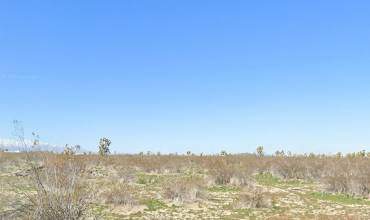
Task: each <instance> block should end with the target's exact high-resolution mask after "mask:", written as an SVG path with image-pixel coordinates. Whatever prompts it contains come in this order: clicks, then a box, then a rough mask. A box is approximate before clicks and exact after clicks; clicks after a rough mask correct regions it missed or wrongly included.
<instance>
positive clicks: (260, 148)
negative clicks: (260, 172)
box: [256, 146, 264, 157]
mask: <svg viewBox="0 0 370 220" xmlns="http://www.w3.org/2000/svg"><path fill="white" fill-rule="evenodd" d="M256 152H257V156H259V157H263V155H264V152H263V146H258V147H257V149H256Z"/></svg>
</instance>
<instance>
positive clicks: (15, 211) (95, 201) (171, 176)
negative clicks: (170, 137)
mask: <svg viewBox="0 0 370 220" xmlns="http://www.w3.org/2000/svg"><path fill="white" fill-rule="evenodd" d="M369 186H370V158H367V157H366V156H358V155H357V156H356V155H352V156H348V157H339V156H331V157H329V156H314V155H311V156H284V155H283V156H282V155H280V156H256V155H243V156H240V155H239V156H238V155H224V156H195V155H182V156H177V155H172V156H169V155H162V156H161V155H110V156H104V157H101V156H97V155H56V154H47V153H32V154H22V153H19V154H15V153H14V154H12V153H1V156H0V187H1V188H0V213H1V216H0V217H1V219H52V218H54V219H57V218H60V219H63V218H66V219H370V200H369V199H368V197H369Z"/></svg>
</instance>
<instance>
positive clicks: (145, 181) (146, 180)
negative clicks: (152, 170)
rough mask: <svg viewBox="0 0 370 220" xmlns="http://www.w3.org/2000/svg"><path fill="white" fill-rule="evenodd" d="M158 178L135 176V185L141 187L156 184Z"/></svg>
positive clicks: (155, 176)
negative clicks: (140, 185) (141, 185)
mask: <svg viewBox="0 0 370 220" xmlns="http://www.w3.org/2000/svg"><path fill="white" fill-rule="evenodd" d="M159 179H160V177H159V176H158V175H155V174H143V173H140V174H138V176H137V183H138V184H143V185H149V184H156V183H158V182H159Z"/></svg>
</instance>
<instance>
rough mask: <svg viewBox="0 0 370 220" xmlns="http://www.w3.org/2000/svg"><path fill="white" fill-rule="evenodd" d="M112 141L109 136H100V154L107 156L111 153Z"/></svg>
mask: <svg viewBox="0 0 370 220" xmlns="http://www.w3.org/2000/svg"><path fill="white" fill-rule="evenodd" d="M111 143H112V142H111V141H110V140H109V139H108V138H100V141H99V155H101V156H105V155H108V154H109V153H110V151H109V145H110V144H111Z"/></svg>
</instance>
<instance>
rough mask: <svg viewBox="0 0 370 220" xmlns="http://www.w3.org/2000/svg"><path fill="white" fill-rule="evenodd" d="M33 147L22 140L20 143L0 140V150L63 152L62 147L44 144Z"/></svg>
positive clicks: (4, 139)
mask: <svg viewBox="0 0 370 220" xmlns="http://www.w3.org/2000/svg"><path fill="white" fill-rule="evenodd" d="M32 146H33V141H32V140H24V143H22V142H21V141H19V140H16V139H7V138H0V150H7V151H52V152H57V153H60V152H63V149H64V147H61V146H57V145H52V144H49V143H45V142H39V143H38V145H37V146H36V147H32Z"/></svg>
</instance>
